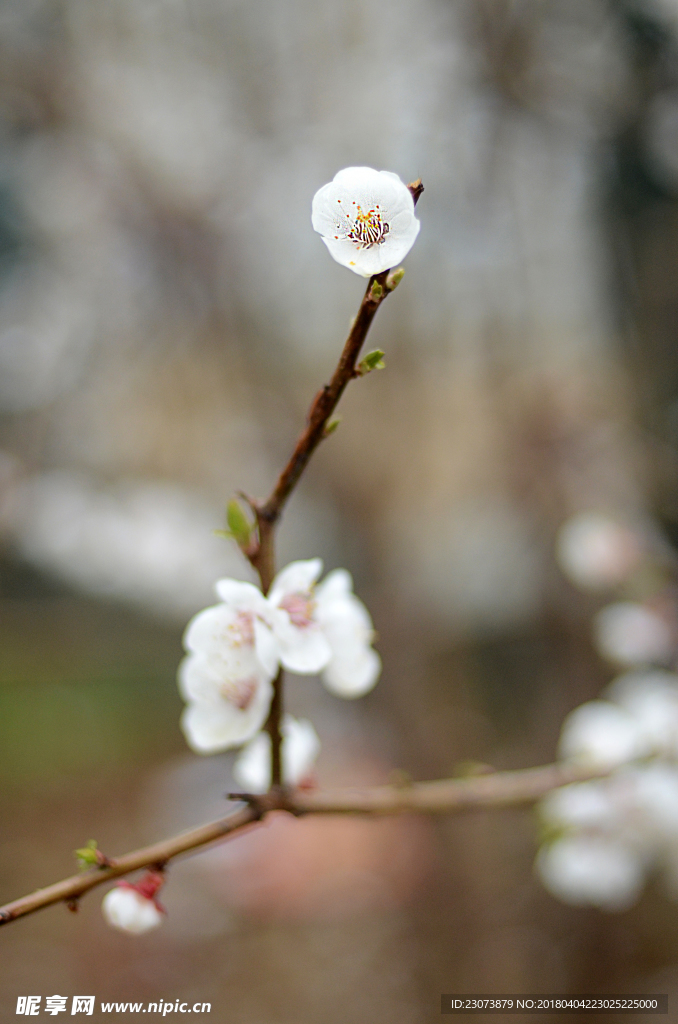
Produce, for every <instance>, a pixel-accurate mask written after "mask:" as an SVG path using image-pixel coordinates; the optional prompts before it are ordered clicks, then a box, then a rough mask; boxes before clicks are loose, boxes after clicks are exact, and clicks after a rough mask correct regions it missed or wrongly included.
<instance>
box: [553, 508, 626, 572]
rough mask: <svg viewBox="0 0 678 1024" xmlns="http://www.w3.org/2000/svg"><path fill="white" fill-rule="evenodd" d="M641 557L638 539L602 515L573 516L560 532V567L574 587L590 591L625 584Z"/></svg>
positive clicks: (557, 544) (558, 553) (584, 513)
mask: <svg viewBox="0 0 678 1024" xmlns="http://www.w3.org/2000/svg"><path fill="white" fill-rule="evenodd" d="M639 557H640V544H639V542H638V538H637V537H636V535H635V534H634V533H633V532H632V531H631V530H629V529H628V528H627V527H624V526H621V525H620V524H619V523H617V522H615V521H614V519H611V518H610V517H609V516H606V515H603V514H602V513H599V512H582V513H580V514H579V515H576V516H572V518H570V519H568V520H567V522H565V523H564V524H563V525H562V526H561V528H560V530H559V531H558V536H557V539H556V558H557V560H558V564H559V565H560V568H561V569H562V570H563V572H564V573H565V575H566V576H567V577H568V578H569V579H570V580H571V581H572V582H573V583H575V584H576V585H577V586H578V587H583V588H584V589H586V590H602V589H605V588H606V587H614V586H616V585H617V584H619V583H622V582H623V580H624V579H626V577H627V576H628V575H629V573H630V572H631V571H632V569H633V568H634V567H635V566H636V565H637V563H638V560H639Z"/></svg>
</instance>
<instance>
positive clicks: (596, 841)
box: [535, 834, 645, 910]
mask: <svg viewBox="0 0 678 1024" xmlns="http://www.w3.org/2000/svg"><path fill="white" fill-rule="evenodd" d="M535 867H536V869H537V872H538V874H539V876H540V878H541V880H542V882H543V883H544V885H545V886H546V888H547V889H548V890H549V892H550V893H552V895H554V896H556V897H557V898H558V899H561V900H563V901H564V902H565V903H572V904H575V905H579V906H581V905H586V904H591V905H592V906H594V907H600V908H602V909H604V910H626V909H628V907H630V906H632V905H633V903H635V901H636V900H637V898H638V896H639V895H640V891H641V889H642V887H643V883H644V879H645V869H644V864H643V861H642V859H641V858H640V857H638V856H637V854H636V853H635V852H634V851H633V850H631V849H629V848H628V847H627V846H625V845H624V844H623V843H621V842H619V841H616V840H614V839H611V838H608V837H604V836H596V835H587V834H581V835H572V836H570V835H565V836H563V837H562V838H560V839H557V840H556V841H555V842H553V843H547V844H545V845H544V846H542V847H541V849H540V850H539V853H538V854H537V860H536V864H535Z"/></svg>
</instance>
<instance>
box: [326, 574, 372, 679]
mask: <svg viewBox="0 0 678 1024" xmlns="http://www.w3.org/2000/svg"><path fill="white" fill-rule="evenodd" d="M316 594H317V601H318V621H319V622H320V625H321V626H322V629H323V632H324V633H325V636H326V637H327V640H328V642H329V645H330V648H331V650H332V657H331V659H330V661H329V663H328V665H327V667H326V668H325V671H324V672H323V675H322V679H323V682H324V684H325V686H326V687H327V689H328V690H330V691H331V692H332V693H334V694H336V695H337V696H338V697H362V696H363V694H365V693H368V691H369V690H371V689H372V687H373V686H374V685H375V683H376V681H377V679H378V678H379V674H380V672H381V659H380V657H379V655H378V654H377V652H376V651H375V650H374V649H373V647H372V640H373V639H374V630H373V628H372V620H371V619H370V616H369V613H368V611H367V609H366V608H365V605H364V604H363V603H362V601H359V600H358V598H357V597H356V596H355V594H354V593H353V580H352V579H351V575H350V573H348V572H346V570H345V569H335V570H334V572H331V573H329V575H328V576H327V577H326V578H325V579H324V580H323V582H322V583H321V584H320V586H319V587H318V589H317V592H316Z"/></svg>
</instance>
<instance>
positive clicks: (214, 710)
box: [181, 682, 273, 754]
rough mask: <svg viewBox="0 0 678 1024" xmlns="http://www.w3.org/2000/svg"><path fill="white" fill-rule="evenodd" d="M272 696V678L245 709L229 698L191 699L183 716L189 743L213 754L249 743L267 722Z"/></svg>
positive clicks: (194, 747) (199, 751)
mask: <svg viewBox="0 0 678 1024" xmlns="http://www.w3.org/2000/svg"><path fill="white" fill-rule="evenodd" d="M272 696H273V687H272V686H271V684H270V682H263V683H261V684H260V685H259V686H258V688H257V690H256V691H255V694H254V696H253V699H252V700H251V702H250V703H249V704H248V706H247V708H244V709H240V708H238V707H236V706H235V705H234V704H233V703H231V702H230V701H227V700H223V701H220V702H212V701H210V702H207V701H191V702H190V703H189V704H188V706H187V707H186V708H185V709H184V712H183V714H182V716H181V728H182V729H183V731H184V735H185V736H186V740H187V741H188V745H189V746H190V747H191V748H192V749H193V750H195V751H197V753H199V754H214V753H216V752H217V751H219V750H228V748H229V747H237V746H240V744H241V743H246V742H247V741H248V740H250V739H251V738H252V737H253V736H254V735H255V734H256V733H257V732H259V730H260V729H261V728H262V726H263V725H264V723H265V722H266V719H267V717H268V712H269V709H270V706H271V698H272Z"/></svg>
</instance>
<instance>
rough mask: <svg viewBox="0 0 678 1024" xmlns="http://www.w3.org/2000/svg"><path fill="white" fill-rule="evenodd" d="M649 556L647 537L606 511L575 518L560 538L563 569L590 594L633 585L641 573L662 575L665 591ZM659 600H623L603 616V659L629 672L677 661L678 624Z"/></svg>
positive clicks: (599, 627)
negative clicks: (630, 669)
mask: <svg viewBox="0 0 678 1024" xmlns="http://www.w3.org/2000/svg"><path fill="white" fill-rule="evenodd" d="M649 555H650V552H649V550H648V542H647V539H646V538H644V537H643V536H642V535H641V534H640V533H639V532H637V531H634V530H632V529H630V528H629V527H627V526H623V525H621V524H620V523H618V522H616V521H615V520H614V519H612V518H611V517H610V516H607V515H604V514H603V513H600V512H582V513H580V514H579V515H576V516H572V518H571V519H568V520H567V522H566V523H564V524H563V526H562V527H561V528H560V530H559V532H558V536H557V539H556V558H557V560H558V564H559V565H560V568H561V569H562V570H563V572H564V573H565V575H566V576H567V577H568V578H569V579H570V581H571V582H572V583H574V584H575V586H577V587H581V588H582V589H583V590H588V591H600V592H604V591H610V590H613V589H615V588H624V587H628V586H629V584H631V583H632V582H633V578H634V574H636V573H638V574H639V575H641V574H642V573H645V574H646V576H649V575H650V574H652V573H654V574H656V575H657V577H658V582H659V584H660V589H661V572H660V573H657V569H658V568H660V567H658V566H655V565H653V564H652V560H651V558H650V557H649ZM648 570H649V572H648ZM658 596H659V598H660V599H659V600H658V599H657V597H655V598H654V599H653V600H645V601H643V602H642V603H641V602H639V601H635V600H617V601H614V602H612V603H611V604H608V605H606V606H605V607H604V608H602V609H601V610H600V611H599V612H598V614H597V615H596V617H595V619H594V623H593V642H594V644H595V647H596V649H597V651H598V653H599V654H600V655H601V657H603V658H605V660H606V661H610V662H612V663H613V664H615V665H619V666H621V667H625V668H632V667H635V666H640V665H663V666H666V665H669V664H670V663H671V660H672V659H673V658H674V656H675V654H676V635H675V625H674V623H673V622H672V621H671V616H670V615H668V616H667V607H666V601H664V600H662V599H661V598H662V595H661V593H660V594H659V595H658Z"/></svg>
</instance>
